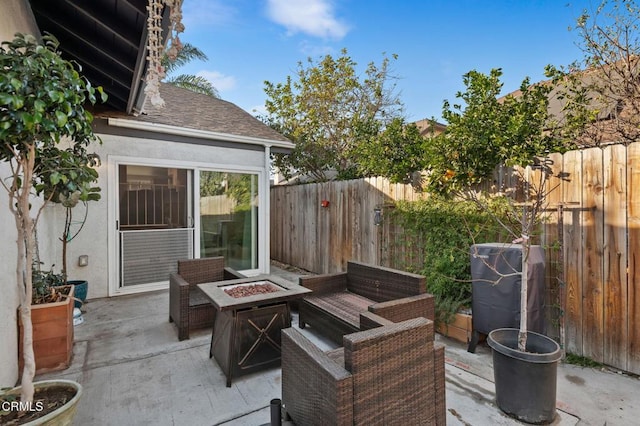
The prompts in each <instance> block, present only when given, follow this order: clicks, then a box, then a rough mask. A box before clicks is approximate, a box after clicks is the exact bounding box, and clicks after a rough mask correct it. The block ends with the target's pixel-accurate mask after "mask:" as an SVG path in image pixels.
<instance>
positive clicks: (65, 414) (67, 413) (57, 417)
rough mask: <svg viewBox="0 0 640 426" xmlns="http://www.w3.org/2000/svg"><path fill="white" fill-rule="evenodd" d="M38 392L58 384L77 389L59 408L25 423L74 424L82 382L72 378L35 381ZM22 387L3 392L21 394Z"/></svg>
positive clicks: (31, 424)
mask: <svg viewBox="0 0 640 426" xmlns="http://www.w3.org/2000/svg"><path fill="white" fill-rule="evenodd" d="M33 385H34V387H35V390H36V393H37V392H38V390H39V389H44V388H52V387H56V386H64V387H71V388H73V389H75V390H76V394H75V396H74V397H73V398H71V399H70V400H69V401H68V402H67V403H66V404H64V405H63V406H61V407H59V408H57V409H56V410H55V411H52V412H50V413H48V414H46V415H44V416H42V417H40V418H38V419H35V420H33V421H31V422H29V423H23V424H24V425H29V426H36V425H37V426H43V425H47V426H71V425H73V418H74V417H75V415H76V410H77V409H78V402H79V401H80V397H81V396H82V386H81V385H80V383H77V382H74V381H72V380H61V379H60V380H43V381H39V382H34V383H33ZM20 392H21V387H20V386H18V387H15V388H13V389H11V390H9V391H6V392H4V393H2V395H5V394H15V395H20Z"/></svg>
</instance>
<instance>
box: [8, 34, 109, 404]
mask: <svg viewBox="0 0 640 426" xmlns="http://www.w3.org/2000/svg"><path fill="white" fill-rule="evenodd" d="M57 48H58V41H57V40H56V39H55V38H54V37H52V36H49V35H45V36H44V37H43V44H39V43H38V42H37V40H36V39H35V37H33V36H31V35H23V34H16V37H15V38H14V40H13V41H4V42H2V44H1V45H0V69H1V70H2V72H1V73H0V142H1V143H0V160H1V161H4V162H6V163H7V164H8V166H9V170H10V175H9V176H8V177H3V179H0V185H1V186H2V187H3V188H4V189H5V190H6V191H7V194H8V196H9V200H8V206H9V210H10V211H11V213H12V214H13V216H14V218H15V223H16V230H17V233H18V238H17V240H16V243H17V265H16V281H15V283H12V285H17V286H18V292H19V295H20V319H21V320H22V324H23V330H24V333H23V341H22V344H23V357H24V369H23V373H22V396H21V400H22V401H33V391H34V389H33V377H34V374H35V360H34V355H33V333H32V329H33V328H32V323H31V302H32V292H33V289H32V285H33V275H32V265H33V260H34V253H35V250H36V241H35V230H36V226H37V222H38V218H39V217H40V213H41V212H42V208H43V207H44V206H45V205H46V203H47V201H49V199H50V198H51V197H53V196H55V194H56V192H55V191H50V192H47V191H46V188H49V187H50V185H51V186H56V185H57V183H59V182H61V181H63V180H64V179H65V177H66V178H67V179H70V180H74V179H76V176H75V173H72V172H71V171H69V173H67V172H62V173H60V172H59V171H57V170H56V169H55V168H56V167H58V166H59V165H60V162H59V161H57V160H55V159H54V158H51V156H53V157H57V156H59V155H60V154H61V152H62V151H61V150H60V149H58V147H60V146H68V147H70V148H71V149H72V151H73V152H74V153H78V154H81V155H84V153H85V152H86V151H85V150H86V149H87V147H88V145H89V144H90V143H91V142H93V141H96V140H97V137H96V136H95V135H94V133H93V129H92V126H91V123H92V121H93V116H92V115H91V114H90V113H89V111H87V110H85V108H84V105H85V104H86V103H91V104H94V103H95V102H96V100H97V99H96V92H97V93H98V94H100V95H102V96H101V97H102V101H104V100H106V95H104V94H103V92H102V88H100V87H98V88H94V87H92V86H91V84H90V83H89V81H88V80H87V79H86V78H84V77H81V76H80V74H79V73H78V71H77V70H76V69H75V67H74V65H73V64H72V63H70V62H68V61H65V60H64V59H62V58H61V57H60V54H59V52H58V51H57ZM72 162H73V161H72ZM45 181H47V182H45ZM34 189H35V191H36V192H38V193H42V194H44V195H45V197H46V198H45V199H44V202H43V203H42V207H40V208H36V207H35V206H34V204H33V203H32V194H33V192H34ZM32 209H33V210H32ZM8 283H9V280H7V284H8Z"/></svg>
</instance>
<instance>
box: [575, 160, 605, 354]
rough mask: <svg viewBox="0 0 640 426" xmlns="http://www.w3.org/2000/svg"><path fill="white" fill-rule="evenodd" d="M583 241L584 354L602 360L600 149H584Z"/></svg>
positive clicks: (602, 226) (602, 225)
mask: <svg viewBox="0 0 640 426" xmlns="http://www.w3.org/2000/svg"><path fill="white" fill-rule="evenodd" d="M582 171H583V173H584V175H583V183H584V184H583V185H582V200H583V203H584V205H583V207H584V211H583V213H582V224H581V226H582V229H583V232H582V241H583V245H584V252H583V257H584V269H585V275H584V278H583V279H584V285H583V290H582V291H583V294H582V296H583V297H582V313H583V318H584V319H583V330H582V334H583V337H582V339H583V342H582V345H583V354H584V355H585V356H587V357H589V358H591V359H604V297H603V279H604V274H603V263H604V262H603V260H604V259H603V249H604V247H603V246H604V244H603V243H604V241H603V237H604V232H603V228H604V223H603V220H602V219H603V204H604V201H603V180H602V175H603V167H602V150H601V149H600V148H590V149H587V150H584V151H583V158H582Z"/></svg>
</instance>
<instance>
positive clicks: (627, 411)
mask: <svg viewBox="0 0 640 426" xmlns="http://www.w3.org/2000/svg"><path fill="white" fill-rule="evenodd" d="M272 272H273V273H275V274H278V275H281V276H283V277H284V278H286V279H290V280H296V279H297V276H296V275H295V274H293V273H290V272H287V271H284V270H281V269H279V268H273V271H272ZM168 306H169V294H168V291H159V292H154V293H148V294H141V295H131V296H122V297H117V298H111V299H96V300H90V301H89V302H88V303H87V304H86V312H85V313H84V315H83V316H84V323H83V324H81V325H78V326H76V327H75V346H74V358H73V363H72V365H71V367H70V368H69V369H67V370H64V371H60V372H55V373H50V374H46V375H41V376H38V377H37V379H47V378H54V377H55V378H65V379H72V380H76V381H78V382H79V383H81V384H82V386H83V388H84V394H83V396H82V399H81V401H80V404H79V407H78V413H77V416H76V421H75V424H78V425H84V424H100V425H128V424H135V425H147V424H148V425H241V426H242V425H262V424H266V423H268V422H269V402H270V400H271V399H272V398H280V395H281V382H280V371H281V370H280V368H271V369H267V370H264V371H261V372H257V373H253V374H248V375H244V376H239V377H237V378H234V380H233V385H232V387H230V388H227V387H226V385H225V383H226V377H225V375H224V373H223V371H222V369H221V368H220V367H219V366H218V365H217V363H216V362H215V360H213V359H209V344H210V339H211V334H210V330H206V329H203V330H198V331H194V332H192V333H191V338H190V339H189V340H185V341H182V342H179V341H178V338H177V332H176V329H175V326H174V325H173V324H171V323H169V322H168ZM293 321H294V326H296V327H297V316H296V315H294V318H293ZM303 332H304V333H305V335H307V336H308V337H309V338H310V339H312V340H313V341H314V343H316V344H317V345H318V346H320V347H321V348H323V349H330V348H333V347H334V345H333V344H332V343H331V342H329V341H328V340H326V339H322V338H321V337H319V336H317V335H314V333H313V329H312V328H311V327H307V328H306V329H305V330H303ZM436 338H437V339H439V340H440V341H442V342H444V343H445V344H446V345H447V348H446V357H447V359H446V366H445V367H446V399H447V424H449V425H484V424H495V425H517V424H521V423H519V422H516V421H515V420H512V419H510V418H509V417H507V416H506V415H504V414H502V413H501V412H500V410H499V409H498V408H497V407H496V405H495V402H494V397H495V396H494V386H493V383H492V382H493V372H492V367H491V354H490V349H489V348H488V347H487V346H486V345H479V346H478V348H477V351H476V353H475V354H470V353H468V352H467V351H466V346H465V345H462V344H459V343H457V342H455V341H452V340H449V339H446V338H442V337H441V336H439V335H438V336H436ZM639 388H640V380H638V379H637V378H633V377H628V376H625V375H621V374H616V373H613V372H610V371H608V370H607V371H601V370H597V369H589V368H580V367H575V366H571V365H564V364H562V365H561V366H560V367H559V369H558V408H559V410H558V417H557V419H556V422H555V423H554V424H559V425H576V424H580V425H602V424H604V423H605V422H606V423H607V424H610V425H611V424H613V425H616V424H620V425H623V424H633V423H635V421H636V419H637V418H640V404H638V396H637V390H638V389H639Z"/></svg>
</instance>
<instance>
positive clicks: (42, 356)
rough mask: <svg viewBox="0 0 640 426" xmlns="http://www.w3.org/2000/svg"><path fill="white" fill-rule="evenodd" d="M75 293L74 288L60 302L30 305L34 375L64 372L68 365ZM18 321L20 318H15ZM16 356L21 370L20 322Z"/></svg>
mask: <svg viewBox="0 0 640 426" xmlns="http://www.w3.org/2000/svg"><path fill="white" fill-rule="evenodd" d="M74 291H75V289H74V287H73V286H71V290H70V291H69V296H68V297H66V298H65V299H64V300H63V301H61V302H55V303H45V304H43V305H31V322H32V323H33V352H34V355H35V359H36V374H41V373H45V372H48V371H56V370H63V369H65V368H68V367H69V365H70V364H71V355H72V354H73V296H74V294H75V293H74ZM19 318H20V315H18V319H19ZM18 354H19V360H20V369H21V370H22V367H23V359H22V323H20V344H19V345H18Z"/></svg>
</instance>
